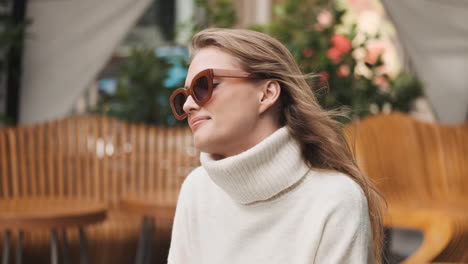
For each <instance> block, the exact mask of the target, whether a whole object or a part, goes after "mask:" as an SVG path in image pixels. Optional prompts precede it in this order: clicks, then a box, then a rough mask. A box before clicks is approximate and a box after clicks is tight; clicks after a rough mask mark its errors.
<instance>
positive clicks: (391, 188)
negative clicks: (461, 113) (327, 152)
mask: <svg viewBox="0 0 468 264" xmlns="http://www.w3.org/2000/svg"><path fill="white" fill-rule="evenodd" d="M346 136H347V139H348V143H349V145H350V147H351V148H352V149H353V150H354V152H355V155H356V159H357V162H358V164H359V166H360V167H361V169H362V170H363V171H364V172H365V173H366V174H367V175H368V176H369V177H370V178H372V179H373V180H374V181H375V183H376V184H377V187H378V188H379V189H380V190H381V191H382V193H383V194H384V196H385V198H386V199H387V202H388V206H389V208H388V213H387V215H386V217H385V224H386V225H387V226H388V227H402V228H412V229H417V230H420V231H421V232H423V234H424V238H423V243H422V245H421V246H420V247H419V248H418V250H417V251H416V252H415V253H414V254H413V255H411V256H410V257H409V258H408V259H406V260H405V261H404V263H428V262H433V261H438V262H451V261H458V262H466V261H468V123H465V124H460V125H441V124H432V123H425V122H420V121H416V120H414V119H412V118H411V117H409V116H407V115H404V114H400V113H393V114H389V115H377V116H372V117H369V118H367V119H365V120H362V121H359V122H354V123H352V124H350V125H349V126H347V127H346Z"/></svg>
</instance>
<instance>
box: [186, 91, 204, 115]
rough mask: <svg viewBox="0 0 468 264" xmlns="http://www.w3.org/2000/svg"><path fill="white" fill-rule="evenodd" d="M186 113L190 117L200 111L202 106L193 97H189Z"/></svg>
mask: <svg viewBox="0 0 468 264" xmlns="http://www.w3.org/2000/svg"><path fill="white" fill-rule="evenodd" d="M183 109H184V112H185V113H187V114H188V115H190V113H191V112H193V111H197V110H199V109H200V106H199V105H198V104H197V103H196V102H195V100H193V98H192V96H191V95H189V97H187V100H186V101H185V103H184V106H183Z"/></svg>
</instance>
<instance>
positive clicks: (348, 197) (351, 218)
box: [314, 186, 372, 264]
mask: <svg viewBox="0 0 468 264" xmlns="http://www.w3.org/2000/svg"><path fill="white" fill-rule="evenodd" d="M355 187H357V186H355ZM358 188H359V187H357V188H352V189H354V190H352V192H349V190H347V191H346V192H342V193H341V195H339V199H337V200H335V201H336V206H334V207H333V209H332V210H331V212H330V214H329V215H328V219H327V221H326V223H325V227H324V229H323V232H322V237H321V240H320V244H319V248H318V250H317V254H316V257H315V261H314V263H316V264H324V263H371V257H370V256H371V254H370V253H371V251H370V249H371V247H370V243H371V237H372V235H371V228H370V220H369V215H368V207H367V200H366V198H365V196H364V194H363V193H362V191H361V190H360V188H359V189H358Z"/></svg>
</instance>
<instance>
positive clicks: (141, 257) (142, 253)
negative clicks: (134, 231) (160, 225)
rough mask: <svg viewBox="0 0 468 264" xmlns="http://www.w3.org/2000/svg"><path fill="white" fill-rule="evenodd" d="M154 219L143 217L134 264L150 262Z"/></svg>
mask: <svg viewBox="0 0 468 264" xmlns="http://www.w3.org/2000/svg"><path fill="white" fill-rule="evenodd" d="M153 223H154V218H153V217H147V216H145V217H143V220H142V222H141V231H140V237H139V238H138V246H137V255H136V259H135V263H136V264H146V263H150V262H151V253H152V252H151V251H152V244H153V243H152V242H153V241H152V240H153V233H154V224H153Z"/></svg>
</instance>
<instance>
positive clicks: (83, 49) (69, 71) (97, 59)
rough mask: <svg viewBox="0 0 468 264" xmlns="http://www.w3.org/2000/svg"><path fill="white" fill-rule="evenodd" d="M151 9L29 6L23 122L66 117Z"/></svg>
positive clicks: (91, 0) (89, 2) (109, 2)
mask: <svg viewBox="0 0 468 264" xmlns="http://www.w3.org/2000/svg"><path fill="white" fill-rule="evenodd" d="M150 3H151V0H99V1H96V0H79V1H29V3H28V10H27V17H28V18H31V19H32V21H33V23H32V25H31V26H30V28H29V30H28V32H29V34H28V36H27V39H26V43H25V50H24V57H23V76H22V84H21V85H22V87H21V94H20V122H21V123H29V122H36V121H43V120H48V119H52V118H57V117H62V116H64V115H66V114H67V113H68V112H69V111H70V109H71V107H72V104H73V102H74V101H75V100H76V99H77V98H78V96H79V95H81V94H82V93H83V92H84V90H85V89H86V88H87V87H88V86H89V84H90V83H91V82H92V80H93V79H94V78H95V77H96V75H97V74H98V73H99V71H100V70H101V69H102V67H103V66H104V65H105V63H106V62H107V60H108V59H109V57H110V56H111V54H112V52H113V51H114V49H115V48H116V46H117V45H118V44H119V42H120V41H121V40H122V38H123V37H124V36H125V35H126V33H127V32H128V30H129V29H130V28H131V27H132V26H133V25H134V23H135V22H136V20H137V19H138V18H139V17H140V15H141V14H142V12H143V11H144V10H145V9H146V7H147V6H148V4H150Z"/></svg>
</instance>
